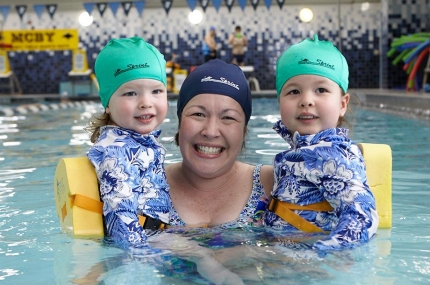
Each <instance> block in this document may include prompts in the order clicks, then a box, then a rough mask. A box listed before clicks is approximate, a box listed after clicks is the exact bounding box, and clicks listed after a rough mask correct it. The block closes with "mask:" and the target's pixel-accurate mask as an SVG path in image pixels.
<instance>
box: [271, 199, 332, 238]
mask: <svg viewBox="0 0 430 285" xmlns="http://www.w3.org/2000/svg"><path fill="white" fill-rule="evenodd" d="M269 210H270V211H272V212H274V213H275V214H276V215H278V216H279V217H281V218H282V219H284V220H285V221H286V222H288V223H289V224H290V225H292V226H294V227H295V228H297V229H299V230H301V231H302V232H306V233H315V232H324V231H323V230H322V229H320V228H319V227H317V226H315V225H314V224H313V223H311V222H309V221H307V220H306V219H303V218H302V217H300V216H299V215H298V214H296V213H295V212H293V210H305V211H317V212H328V211H332V210H333V207H332V206H331V205H330V204H329V202H327V201H322V202H318V203H314V204H309V205H306V206H301V205H297V204H292V203H288V202H283V201H279V200H278V199H275V198H272V201H270V205H269Z"/></svg>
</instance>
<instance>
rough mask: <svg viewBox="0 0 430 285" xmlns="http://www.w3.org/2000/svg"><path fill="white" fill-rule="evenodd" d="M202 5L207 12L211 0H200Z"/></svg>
mask: <svg viewBox="0 0 430 285" xmlns="http://www.w3.org/2000/svg"><path fill="white" fill-rule="evenodd" d="M199 2H200V6H202V9H203V12H206V8H207V7H208V5H209V0H199Z"/></svg>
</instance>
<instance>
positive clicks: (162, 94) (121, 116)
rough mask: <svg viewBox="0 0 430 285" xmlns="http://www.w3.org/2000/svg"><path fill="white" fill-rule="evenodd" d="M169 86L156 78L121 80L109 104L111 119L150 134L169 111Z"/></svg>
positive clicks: (108, 110) (134, 129)
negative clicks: (123, 81)
mask: <svg viewBox="0 0 430 285" xmlns="http://www.w3.org/2000/svg"><path fill="white" fill-rule="evenodd" d="M167 108H168V103H167V90H166V87H165V86H164V84H163V83H161V82H160V81H158V80H153V79H136V80H132V81H128V82H126V83H124V84H122V85H121V86H120V87H119V88H118V89H117V90H116V91H115V93H114V94H113V95H112V97H111V98H110V100H109V104H108V106H107V107H106V113H108V114H110V118H111V120H112V123H113V124H115V125H118V126H120V127H122V128H126V129H129V130H132V131H135V132H137V133H140V134H148V133H150V132H151V131H153V130H154V129H155V128H157V126H158V125H160V124H161V123H162V122H163V120H164V118H165V117H166V114H167Z"/></svg>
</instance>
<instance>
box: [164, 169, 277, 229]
mask: <svg viewBox="0 0 430 285" xmlns="http://www.w3.org/2000/svg"><path fill="white" fill-rule="evenodd" d="M260 170H261V164H258V165H256V166H255V168H254V174H253V182H252V192H251V195H250V196H249V199H248V202H247V203H246V205H245V207H244V209H243V210H242V212H241V213H240V214H239V217H238V218H237V219H236V221H231V222H227V223H224V224H222V225H219V226H217V227H222V228H237V227H243V226H262V224H263V213H264V211H265V209H266V207H267V204H268V203H269V201H268V198H267V196H266V194H265V192H264V188H263V185H262V184H261V181H260ZM169 224H170V226H180V227H184V226H186V224H185V223H184V222H183V221H182V219H181V217H179V215H178V213H177V212H176V210H175V208H174V207H173V205H172V208H171V209H170V222H169Z"/></svg>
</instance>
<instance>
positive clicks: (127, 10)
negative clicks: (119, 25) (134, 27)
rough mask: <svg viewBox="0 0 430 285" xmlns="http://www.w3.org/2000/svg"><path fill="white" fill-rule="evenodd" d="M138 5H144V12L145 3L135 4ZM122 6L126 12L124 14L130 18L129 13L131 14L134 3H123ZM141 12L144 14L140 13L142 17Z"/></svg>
mask: <svg viewBox="0 0 430 285" xmlns="http://www.w3.org/2000/svg"><path fill="white" fill-rule="evenodd" d="M136 3H137V5H142V10H143V7H144V6H145V2H135V4H136ZM121 5H122V9H123V10H124V14H125V15H126V16H128V13H129V12H130V10H131V6H132V5H133V3H132V2H121ZM136 9H137V6H136ZM140 12H142V11H139V15H140Z"/></svg>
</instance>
